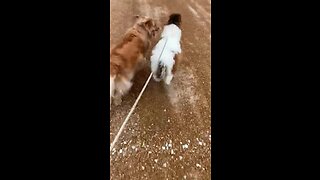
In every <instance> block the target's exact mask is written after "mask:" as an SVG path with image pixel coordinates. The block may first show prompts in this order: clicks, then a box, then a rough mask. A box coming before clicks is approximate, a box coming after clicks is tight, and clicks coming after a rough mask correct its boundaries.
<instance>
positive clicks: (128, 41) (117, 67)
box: [110, 30, 145, 75]
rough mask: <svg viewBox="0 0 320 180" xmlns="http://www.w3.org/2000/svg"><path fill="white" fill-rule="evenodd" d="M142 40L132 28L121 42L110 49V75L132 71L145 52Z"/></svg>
mask: <svg viewBox="0 0 320 180" xmlns="http://www.w3.org/2000/svg"><path fill="white" fill-rule="evenodd" d="M144 51H145V48H144V42H143V40H142V39H141V38H140V37H139V36H137V35H136V33H135V32H134V31H133V30H132V31H129V32H128V33H127V34H126V35H125V37H124V38H123V40H122V42H121V43H120V44H118V45H117V46H116V47H114V48H113V49H112V50H111V54H110V72H111V75H116V74H122V75H124V74H123V73H125V70H128V71H132V70H133V69H134V68H135V66H136V64H137V63H138V61H139V60H140V59H141V58H143V57H142V56H143V54H144V53H145V52H144Z"/></svg>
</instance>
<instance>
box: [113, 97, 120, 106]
mask: <svg viewBox="0 0 320 180" xmlns="http://www.w3.org/2000/svg"><path fill="white" fill-rule="evenodd" d="M121 103H122V99H121V98H116V99H114V105H116V106H119V105H121Z"/></svg>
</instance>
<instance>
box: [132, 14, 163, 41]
mask: <svg viewBox="0 0 320 180" xmlns="http://www.w3.org/2000/svg"><path fill="white" fill-rule="evenodd" d="M135 19H136V24H137V25H139V26H141V27H143V28H144V29H145V30H146V31H147V32H148V34H149V35H150V36H151V37H155V36H156V33H157V32H158V31H159V30H160V28H159V26H158V25H157V24H158V23H157V22H156V20H154V19H152V18H150V17H147V16H139V15H136V16H135Z"/></svg>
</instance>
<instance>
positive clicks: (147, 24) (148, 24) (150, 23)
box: [144, 19, 153, 28]
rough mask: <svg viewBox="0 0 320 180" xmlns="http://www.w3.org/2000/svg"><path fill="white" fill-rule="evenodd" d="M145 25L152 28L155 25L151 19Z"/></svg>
mask: <svg viewBox="0 0 320 180" xmlns="http://www.w3.org/2000/svg"><path fill="white" fill-rule="evenodd" d="M144 25H145V26H146V27H147V28H151V27H152V26H153V22H152V20H151V19H149V20H147V21H146V22H145V23H144Z"/></svg>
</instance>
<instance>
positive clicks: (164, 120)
mask: <svg viewBox="0 0 320 180" xmlns="http://www.w3.org/2000/svg"><path fill="white" fill-rule="evenodd" d="M210 4H211V0H184V1H179V0H157V1H152V0H136V1H132V0H111V2H110V10H111V15H110V22H111V26H110V27H111V28H110V37H111V39H110V45H111V46H112V45H114V44H115V43H117V42H118V41H119V40H120V38H121V37H122V35H123V34H124V33H125V31H126V30H127V29H128V28H129V27H130V26H132V23H133V18H132V17H133V16H134V15H137V14H140V15H147V16H151V17H153V18H156V19H159V20H160V21H161V22H162V24H164V23H165V21H166V20H167V18H168V16H169V14H170V13H181V15H182V21H183V23H182V48H183V49H182V51H183V62H182V64H181V66H179V69H178V71H177V74H176V76H175V77H174V79H173V80H172V84H171V86H169V87H167V86H165V85H164V84H162V83H156V82H154V81H153V80H151V81H150V83H149V84H148V87H147V89H146V91H145V92H144V94H143V96H142V98H141V100H140V102H139V104H138V106H137V108H136V109H135V111H134V113H133V115H132V116H131V118H130V119H129V121H128V123H127V125H126V127H125V130H124V132H123V133H122V134H121V136H120V138H119V140H118V141H117V143H116V145H115V147H114V149H112V150H111V154H110V168H111V170H110V173H111V179H114V180H120V179H124V180H129V179H139V180H140V179H160V180H162V179H211V51H210V46H211V7H210ZM149 74H150V67H149V66H147V67H146V68H145V69H144V70H142V71H141V72H140V73H138V74H137V76H136V78H135V80H134V85H133V87H132V89H131V91H130V93H129V94H128V95H127V96H125V97H124V98H123V102H122V105H121V106H118V107H114V108H113V109H112V111H111V112H110V119H111V121H110V125H111V126H110V141H111V142H112V141H113V140H114V138H115V136H116V134H117V133H118V131H119V129H120V126H121V125H122V123H123V121H124V119H125V117H126V116H127V114H128V113H129V111H130V108H131V107H132V105H133V104H134V101H135V100H136V98H137V97H138V94H139V93H140V91H141V89H142V87H143V85H144V83H145V81H146V80H147V78H148V76H149Z"/></svg>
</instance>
